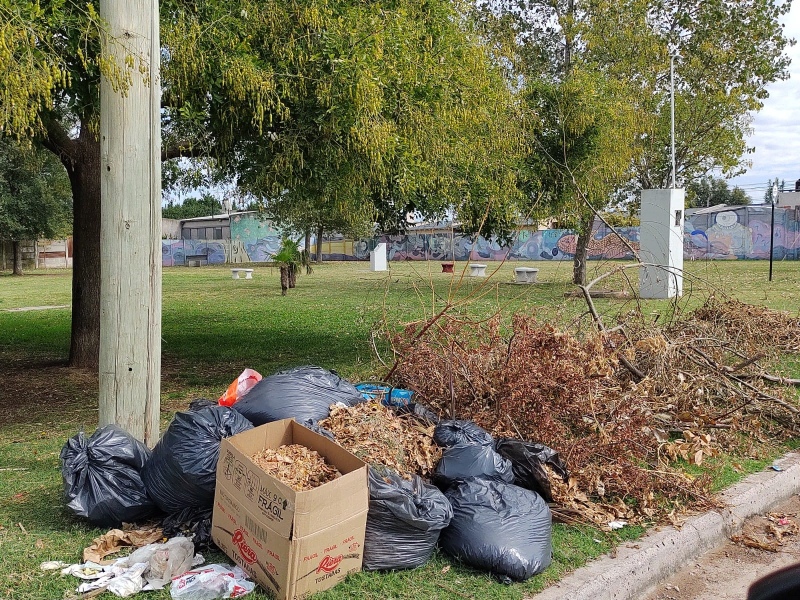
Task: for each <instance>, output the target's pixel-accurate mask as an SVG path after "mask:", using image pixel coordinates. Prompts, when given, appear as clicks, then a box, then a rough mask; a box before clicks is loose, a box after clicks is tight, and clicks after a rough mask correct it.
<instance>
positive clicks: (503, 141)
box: [228, 0, 523, 258]
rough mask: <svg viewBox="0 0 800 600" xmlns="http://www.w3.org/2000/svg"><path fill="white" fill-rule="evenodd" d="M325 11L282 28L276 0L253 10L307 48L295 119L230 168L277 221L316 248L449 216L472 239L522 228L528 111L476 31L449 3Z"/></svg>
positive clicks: (293, 11) (282, 117)
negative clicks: (327, 236) (418, 216)
mask: <svg viewBox="0 0 800 600" xmlns="http://www.w3.org/2000/svg"><path fill="white" fill-rule="evenodd" d="M316 6H317V8H318V12H317V13H315V18H314V19H310V18H308V16H307V14H306V11H307V7H306V6H305V5H303V4H299V3H291V2H290V3H283V4H281V7H282V9H283V14H282V15H281V17H280V18H278V19H274V18H269V17H268V15H270V14H271V12H270V11H271V10H272V9H273V6H272V4H271V3H267V4H264V5H260V7H259V12H258V13H252V14H251V13H248V15H249V19H252V20H256V21H258V20H260V19H262V18H263V19H266V20H267V21H268V22H269V27H271V28H272V29H275V28H276V27H277V28H278V30H279V31H278V32H276V33H274V34H275V35H278V36H280V37H282V38H287V39H291V40H293V43H294V44H295V45H296V48H295V56H292V57H290V58H288V59H287V60H286V61H285V62H283V63H282V65H283V66H284V68H285V73H283V74H282V77H283V78H284V79H281V86H282V89H283V90H284V91H287V92H290V93H289V94H287V96H285V97H284V98H285V99H286V104H285V105H284V107H283V110H282V111H276V112H274V113H273V114H272V115H270V117H271V121H270V123H268V124H267V123H265V124H264V127H263V129H262V130H259V131H255V130H253V129H252V127H250V124H249V123H248V124H243V125H242V127H241V128H242V129H243V130H248V128H249V129H250V130H251V131H252V136H251V139H249V140H247V141H245V142H244V143H241V144H240V145H239V148H238V151H237V153H236V156H235V157H234V158H233V160H232V161H231V162H229V163H228V167H229V168H230V169H231V170H232V172H233V173H235V174H236V175H238V176H239V181H240V184H241V185H243V186H245V187H246V189H247V190H248V191H249V192H251V193H253V194H256V195H258V196H259V197H261V198H262V199H263V202H264V208H265V211H266V214H267V215H269V216H270V217H271V218H272V219H274V220H275V221H276V222H278V223H280V224H281V225H284V226H286V227H289V228H292V229H294V230H296V231H299V232H305V231H315V232H316V233H317V238H318V239H320V238H321V234H322V233H323V232H324V231H331V230H336V231H340V232H342V233H346V234H349V235H353V236H362V235H365V234H367V235H369V234H371V233H372V231H373V226H374V224H375V223H376V222H377V223H378V225H379V227H381V228H382V229H384V230H394V229H396V228H397V227H398V226H399V225H400V224H401V223H403V222H404V219H405V214H406V212H408V211H409V210H412V209H416V210H419V211H420V212H421V213H423V214H424V215H425V216H426V217H430V218H433V217H436V216H442V215H444V214H445V212H446V211H447V210H448V208H451V207H452V208H453V209H454V211H455V213H456V215H457V217H458V218H459V220H461V222H462V223H464V224H465V227H466V228H467V229H468V230H471V231H478V230H479V229H480V230H481V231H482V233H483V234H484V235H491V234H492V233H495V232H501V233H508V232H510V231H511V230H513V228H514V227H515V225H516V218H515V216H516V210H517V201H518V199H519V197H518V194H517V192H516V185H515V183H516V182H515V177H516V171H517V162H518V160H519V157H520V150H521V148H522V146H523V139H522V136H521V129H520V126H519V124H520V119H521V111H520V107H518V106H517V105H516V104H515V99H514V96H513V95H512V93H511V91H510V90H509V88H508V86H507V85H506V82H505V81H504V80H503V77H502V74H501V73H500V71H499V70H498V68H496V67H495V66H493V65H492V62H491V60H490V56H489V54H488V50H487V48H486V47H485V46H484V44H483V43H482V41H481V39H480V38H478V36H477V35H476V34H475V32H474V31H472V30H471V28H470V25H469V22H468V21H467V20H466V19H464V18H463V17H462V16H461V15H460V14H459V13H458V12H457V11H456V10H455V9H454V8H453V5H451V3H450V2H448V1H446V0H434V1H429V2H424V3H420V2H416V1H410V0H394V1H392V2H386V3H382V4H380V5H376V4H358V3H352V2H342V1H338V2H337V1H330V2H321V3H319V4H317V5H316ZM271 51H274V50H272V49H271ZM268 60H269V56H268V55H267V56H265V57H264V62H267V61H268ZM318 258H319V256H318Z"/></svg>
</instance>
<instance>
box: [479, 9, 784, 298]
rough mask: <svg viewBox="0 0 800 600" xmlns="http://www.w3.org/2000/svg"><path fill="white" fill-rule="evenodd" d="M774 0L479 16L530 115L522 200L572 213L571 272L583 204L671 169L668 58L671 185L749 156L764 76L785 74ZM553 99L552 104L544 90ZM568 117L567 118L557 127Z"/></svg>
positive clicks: (586, 212)
mask: <svg viewBox="0 0 800 600" xmlns="http://www.w3.org/2000/svg"><path fill="white" fill-rule="evenodd" d="M790 6H791V2H780V3H779V2H776V1H774V0H709V1H708V2H696V1H689V0H619V1H614V0H592V1H591V2H589V1H583V0H496V1H494V0H493V1H489V0H486V1H479V2H478V4H477V14H478V18H479V20H480V22H481V23H482V24H483V30H484V32H485V34H486V35H487V37H488V38H489V39H492V40H494V41H495V43H496V46H497V47H498V48H500V49H501V50H500V51H499V52H500V54H501V55H502V56H503V57H504V58H503V60H504V61H505V62H504V64H506V65H508V66H509V70H510V71H511V73H512V80H513V81H515V82H516V83H517V84H518V85H519V87H520V88H521V89H523V90H524V92H525V97H526V98H527V99H528V101H529V103H531V105H532V106H533V107H535V108H534V110H536V111H537V112H538V114H539V116H541V117H542V118H541V120H540V121H538V122H535V124H536V125H535V126H534V127H533V128H532V129H531V136H532V138H533V140H534V143H533V144H532V146H531V152H532V154H531V159H530V160H529V161H528V164H529V166H530V169H529V171H527V173H526V178H527V181H526V188H527V189H528V190H529V199H530V200H531V201H534V202H536V203H538V205H541V200H542V199H544V200H547V201H548V202H545V203H544V205H545V210H547V209H550V210H553V209H554V208H555V209H559V208H560V209H561V210H562V211H564V212H566V213H567V214H569V215H572V217H573V221H576V222H577V225H576V227H577V228H578V230H579V242H578V254H576V273H575V274H576V277H575V281H576V283H580V282H581V281H583V279H584V278H583V277H582V276H581V274H580V268H579V267H580V264H579V263H580V261H582V260H583V258H584V257H583V256H582V248H584V247H585V245H584V244H582V242H583V241H585V240H584V239H583V238H585V236H586V235H587V234H588V233H589V230H588V227H589V225H588V223H590V214H591V209H588V208H587V207H588V206H589V205H591V206H592V207H593V208H594V209H598V210H599V209H602V208H603V207H604V206H605V205H606V204H608V203H609V202H611V201H612V200H613V199H614V198H615V194H614V192H615V191H616V192H620V191H624V190H626V189H627V190H638V189H647V188H664V187H667V186H668V185H669V184H670V179H671V170H672V166H671V156H670V154H671V153H670V145H671V115H670V113H671V111H670V99H671V90H672V83H671V78H670V62H671V57H674V58H673V59H672V60H673V61H674V65H675V69H674V72H675V78H674V92H675V94H674V98H675V116H676V118H675V121H676V123H675V130H676V136H675V143H676V144H675V145H676V153H675V154H676V164H677V169H676V172H677V173H676V175H677V184H678V186H681V185H685V184H686V183H687V182H689V181H693V180H696V179H698V178H700V177H703V176H704V175H706V174H708V173H711V172H720V173H722V174H723V175H725V176H732V175H735V174H737V173H739V172H741V171H742V170H743V169H745V168H746V167H747V166H748V162H747V153H748V151H749V149H748V148H747V146H746V142H745V140H746V137H747V135H748V134H749V133H750V122H751V119H752V113H753V112H754V111H757V110H759V109H760V108H761V106H762V103H763V100H764V98H766V96H767V91H766V86H767V85H768V84H769V83H771V82H773V81H775V80H778V79H784V78H786V77H788V72H787V66H788V64H789V59H788V57H787V55H786V54H785V49H786V47H787V45H788V44H790V43H793V42H790V40H789V39H788V38H787V37H786V35H785V33H784V30H783V26H782V25H781V24H780V22H779V19H780V17H781V16H782V15H784V14H786V12H787V11H788V10H789V8H790ZM556 98H558V100H557V101H554V99H556ZM568 120H569V121H571V123H572V125H571V126H570V125H569V124H568ZM598 167H600V171H598Z"/></svg>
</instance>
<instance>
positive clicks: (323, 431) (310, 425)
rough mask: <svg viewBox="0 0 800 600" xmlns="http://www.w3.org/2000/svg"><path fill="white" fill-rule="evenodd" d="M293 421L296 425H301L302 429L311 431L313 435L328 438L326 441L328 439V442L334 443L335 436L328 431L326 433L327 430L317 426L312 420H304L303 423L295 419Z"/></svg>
mask: <svg viewBox="0 0 800 600" xmlns="http://www.w3.org/2000/svg"><path fill="white" fill-rule="evenodd" d="M295 421H297V422H298V423H300V425H302V426H303V427H305V428H306V429H310V430H311V431H313V432H314V433H318V434H320V435H324V436H325V437H326V438H328V439H329V440H330V441H332V442H335V441H336V436H335V435H333V433H332V432H330V431H328V430H327V429H325V428H324V427H322V426H321V425H320V424H319V423H318V422H317V421H315V420H314V419H306V420H305V421H300V420H299V419H295Z"/></svg>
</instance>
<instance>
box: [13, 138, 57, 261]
mask: <svg viewBox="0 0 800 600" xmlns="http://www.w3.org/2000/svg"><path fill="white" fill-rule="evenodd" d="M71 213H72V195H71V193H70V189H69V182H68V180H67V176H66V173H65V172H64V168H63V167H62V166H61V164H60V163H59V162H58V161H57V160H56V159H55V157H54V156H53V155H52V154H50V153H49V152H46V151H43V150H42V149H41V148H37V147H35V146H32V145H30V144H27V143H19V142H15V141H13V140H9V139H3V140H0V240H4V241H10V242H11V243H12V247H13V253H14V260H13V265H14V266H13V271H14V275H22V255H21V252H20V242H22V241H26V240H33V241H35V240H37V239H39V238H40V237H45V238H54V237H60V236H66V235H69V234H70V233H71V232H72V214H71Z"/></svg>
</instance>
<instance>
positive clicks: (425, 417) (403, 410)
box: [392, 402, 439, 426]
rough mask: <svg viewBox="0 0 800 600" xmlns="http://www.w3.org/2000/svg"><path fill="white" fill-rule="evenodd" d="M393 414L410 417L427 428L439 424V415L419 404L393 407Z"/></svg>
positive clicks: (412, 403) (413, 403)
mask: <svg viewBox="0 0 800 600" xmlns="http://www.w3.org/2000/svg"><path fill="white" fill-rule="evenodd" d="M392 408H393V409H394V412H395V413H396V414H398V415H412V416H413V417H414V418H415V419H417V420H418V421H420V422H422V423H424V424H425V425H427V426H430V425H436V424H437V423H439V415H437V414H436V413H435V412H433V411H432V410H431V409H430V408H428V407H427V406H425V405H424V404H420V403H419V402H411V403H409V404H405V405H403V406H393V407H392Z"/></svg>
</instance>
